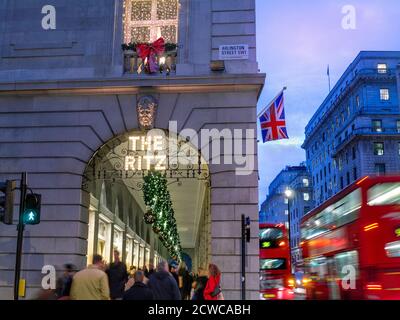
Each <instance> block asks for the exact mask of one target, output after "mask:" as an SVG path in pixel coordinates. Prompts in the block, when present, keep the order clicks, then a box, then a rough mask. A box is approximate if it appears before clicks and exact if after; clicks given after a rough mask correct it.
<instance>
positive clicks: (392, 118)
mask: <svg viewBox="0 0 400 320" xmlns="http://www.w3.org/2000/svg"><path fill="white" fill-rule="evenodd" d="M399 63H400V52H371V51H362V52H360V54H359V55H358V56H357V57H356V58H355V60H354V61H353V62H352V63H351V64H350V66H349V67H348V68H347V70H346V71H345V73H344V74H343V75H342V77H341V78H340V79H339V81H338V82H337V84H336V85H335V87H334V88H333V90H332V91H331V92H330V93H329V95H328V96H327V98H326V99H325V101H324V102H323V103H322V105H321V106H320V107H319V108H318V110H317V112H316V113H315V114H314V115H313V117H312V119H311V120H310V122H309V123H308V125H307V127H306V130H305V134H306V139H305V141H304V144H303V148H304V149H305V151H306V156H307V168H308V171H309V172H310V174H311V176H312V182H313V185H314V198H315V201H316V204H317V205H319V204H321V203H322V202H324V201H325V200H326V199H328V198H329V197H331V196H332V195H334V194H336V193H337V192H338V191H340V190H341V189H343V188H344V187H346V186H347V185H349V184H351V183H352V182H354V181H355V180H357V179H359V178H360V177H363V176H366V175H375V174H376V175H381V174H391V173H399V172H400V108H399V83H400V82H399V80H398V77H396V74H397V71H396V70H398V65H399Z"/></svg>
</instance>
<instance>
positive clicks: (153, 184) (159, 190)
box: [143, 171, 182, 259]
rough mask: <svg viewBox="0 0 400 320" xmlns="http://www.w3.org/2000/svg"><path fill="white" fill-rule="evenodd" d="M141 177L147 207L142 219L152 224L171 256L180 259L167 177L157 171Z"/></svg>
mask: <svg viewBox="0 0 400 320" xmlns="http://www.w3.org/2000/svg"><path fill="white" fill-rule="evenodd" d="M143 179H144V184H143V196H144V203H145V204H146V206H147V207H148V208H149V210H148V211H147V212H146V213H145V215H144V220H145V222H146V223H147V224H152V225H153V231H154V232H155V233H156V234H158V237H159V239H160V241H161V243H162V244H163V245H164V246H165V248H167V250H168V252H169V254H170V255H171V257H174V258H175V257H176V258H178V259H180V257H181V251H182V248H181V243H180V238H179V233H178V228H177V224H176V219H175V214H174V209H173V207H172V201H171V195H170V193H169V191H168V187H167V182H168V181H167V178H166V177H165V176H164V175H162V174H161V173H160V172H158V171H156V172H153V171H152V172H150V173H149V174H148V175H147V176H145V177H144V178H143Z"/></svg>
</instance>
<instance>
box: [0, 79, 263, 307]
mask: <svg viewBox="0 0 400 320" xmlns="http://www.w3.org/2000/svg"><path fill="white" fill-rule="evenodd" d="M148 81H149V82H151V81H155V80H148ZM175 81H176V82H177V83H179V86H174V84H173V83H170V85H169V86H168V91H167V92H165V91H163V88H162V87H158V86H157V85H155V84H154V83H152V86H146V81H143V80H141V81H140V82H141V83H142V85H143V87H140V86H136V87H134V86H129V82H128V81H127V82H126V83H124V84H125V85H126V86H124V87H114V86H112V84H114V85H115V83H112V82H107V81H105V82H102V83H99V82H96V85H98V86H99V87H98V88H97V89H96V88H91V89H88V86H89V84H88V83H83V82H79V81H78V82H74V83H73V85H72V86H73V87H74V88H70V89H66V88H64V89H62V88H61V87H62V86H64V87H68V86H70V85H71V84H70V83H69V82H68V83H58V84H57V86H58V89H57V90H53V89H50V88H52V86H53V85H54V84H53V83H46V84H43V83H36V84H29V85H28V86H27V87H26V88H25V89H24V88H21V90H19V91H9V90H2V91H0V106H1V108H0V127H1V130H2V134H1V135H0V180H5V179H18V178H19V173H20V172H22V171H26V172H28V175H29V181H28V183H29V186H30V187H31V188H33V189H34V190H35V191H36V192H38V193H41V194H42V220H41V223H40V224H39V225H36V226H28V227H27V228H26V232H25V240H24V241H25V242H24V255H23V259H22V269H23V271H22V277H23V278H25V279H27V287H28V291H27V292H28V296H31V294H32V293H33V291H34V290H35V289H36V288H37V286H38V285H39V284H40V282H41V277H42V275H41V273H40V270H41V268H42V266H43V265H46V264H51V265H55V266H57V267H59V266H61V265H62V264H63V263H64V262H65V261H70V262H72V263H74V264H76V265H77V266H80V267H81V266H84V265H85V263H86V247H87V241H86V239H87V233H88V227H87V226H88V225H87V223H88V208H87V205H85V204H88V203H89V201H88V199H87V197H88V194H87V193H86V192H83V191H82V190H81V184H82V174H83V172H84V170H85V167H86V164H87V162H88V161H89V160H90V158H91V156H92V155H93V153H94V152H95V151H96V150H97V149H98V148H100V147H101V146H102V145H103V144H105V143H106V142H107V141H108V140H110V139H111V138H113V137H116V136H118V135H120V134H123V133H125V132H128V131H130V130H133V129H137V128H138V124H137V115H136V107H135V106H136V101H137V97H138V95H141V94H144V93H145V94H153V95H154V96H155V97H157V99H158V101H159V109H158V114H157V120H156V127H158V128H162V129H168V121H169V120H176V121H178V130H181V129H182V128H192V129H194V130H195V131H199V130H200V129H202V128H214V127H215V128H219V129H222V128H228V129H234V128H235V129H256V124H255V118H256V103H257V97H258V93H259V90H260V88H261V85H262V83H263V81H264V77H263V76H258V77H254V76H253V77H252V80H250V79H246V78H245V79H243V78H242V77H232V78H229V77H226V78H225V79H223V81H222V80H219V81H218V82H217V83H215V84H213V85H210V84H209V83H210V79H207V78H206V79H204V81H205V84H204V85H198V86H195V85H194V84H193V83H190V81H189V80H187V81H186V82H185V85H183V84H182V80H179V79H176V80H175ZM196 81H200V80H199V79H197V80H196ZM143 82H144V83H143ZM251 82H253V84H252V85H249V83H251ZM240 83H242V84H241V85H240ZM257 83H258V84H257ZM116 84H118V85H119V86H121V82H120V81H117V82H116ZM197 84H199V83H197ZM32 87H36V89H37V90H31V88H32ZM39 87H41V89H39ZM76 87H80V88H81V89H76ZM149 87H150V88H153V89H149ZM3 88H4V87H3ZM157 88H159V89H157ZM232 88H235V90H234V91H233V90H232ZM107 90H108V91H113V92H114V93H113V94H111V93H107ZM129 91H130V92H132V93H128V92H129ZM66 92H68V93H66ZM120 92H122V93H120ZM135 92H136V93H135ZM252 143H253V144H254V145H255V144H256V141H255V139H253V140H252ZM256 150H257V149H256V148H255V152H254V153H255V155H254V156H255V161H256V163H257V156H256ZM236 167H237V166H236V165H235V164H232V165H228V164H227V165H224V164H212V163H211V164H210V171H211V221H212V222H211V239H212V240H211V241H212V242H211V253H210V254H211V257H210V260H211V261H212V262H214V263H216V264H218V265H219V267H220V268H221V270H222V272H223V283H222V286H223V289H224V292H225V297H226V298H227V299H239V297H240V291H239V290H240V236H241V233H240V219H241V218H240V215H241V214H245V215H248V216H250V217H251V219H252V242H251V243H250V244H249V246H248V247H249V251H248V254H249V255H248V278H247V286H248V288H249V290H250V292H249V295H248V298H253V299H256V298H258V288H259V285H258V269H259V265H258V263H259V262H258V198H257V196H258V192H257V190H258V178H257V177H258V174H257V167H255V170H254V172H249V173H250V175H247V176H237V175H236V174H235V168H236ZM16 199H17V201H16V202H17V203H16V206H15V212H17V209H18V199H19V197H18V196H17V198H16ZM15 218H16V215H15ZM0 235H1V236H0V269H1V273H0V297H1V298H11V296H12V284H13V269H14V260H15V254H14V253H15V245H16V230H15V226H5V225H3V224H2V225H0Z"/></svg>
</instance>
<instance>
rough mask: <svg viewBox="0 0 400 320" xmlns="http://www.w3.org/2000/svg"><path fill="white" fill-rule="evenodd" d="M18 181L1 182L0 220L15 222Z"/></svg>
mask: <svg viewBox="0 0 400 320" xmlns="http://www.w3.org/2000/svg"><path fill="white" fill-rule="evenodd" d="M15 188H16V182H15V181H11V180H7V181H6V182H0V192H2V193H4V195H0V221H1V222H3V223H5V224H13V211H14V190H15Z"/></svg>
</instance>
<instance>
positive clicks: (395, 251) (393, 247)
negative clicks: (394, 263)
mask: <svg viewBox="0 0 400 320" xmlns="http://www.w3.org/2000/svg"><path fill="white" fill-rule="evenodd" d="M385 250H386V255H387V256H388V257H389V258H400V241H394V242H389V243H387V244H386V245H385Z"/></svg>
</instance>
